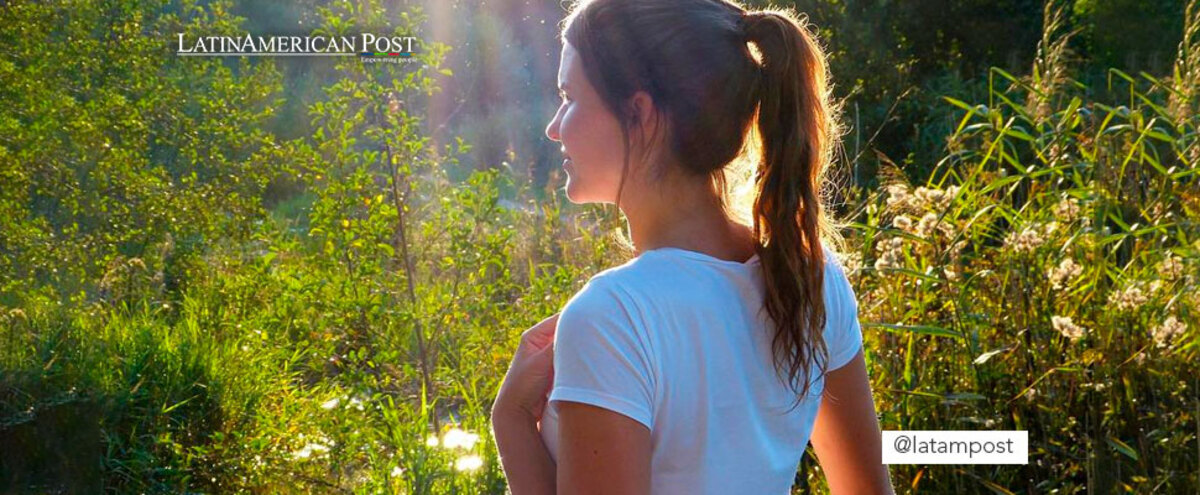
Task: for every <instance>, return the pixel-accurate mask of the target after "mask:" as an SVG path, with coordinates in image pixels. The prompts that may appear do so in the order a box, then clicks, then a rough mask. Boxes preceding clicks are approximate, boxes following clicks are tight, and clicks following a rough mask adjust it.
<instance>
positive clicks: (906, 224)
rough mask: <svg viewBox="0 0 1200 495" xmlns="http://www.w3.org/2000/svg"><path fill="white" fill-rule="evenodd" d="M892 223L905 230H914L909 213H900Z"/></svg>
mask: <svg viewBox="0 0 1200 495" xmlns="http://www.w3.org/2000/svg"><path fill="white" fill-rule="evenodd" d="M892 225H894V226H895V227H896V228H898V229H900V230H903V231H905V232H912V226H913V222H912V219H911V218H909V217H908V215H900V216H897V217H896V218H894V219H892Z"/></svg>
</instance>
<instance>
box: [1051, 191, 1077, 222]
mask: <svg viewBox="0 0 1200 495" xmlns="http://www.w3.org/2000/svg"><path fill="white" fill-rule="evenodd" d="M1054 217H1055V218H1057V219H1059V220H1062V221H1063V222H1067V223H1070V222H1073V221H1075V219H1076V218H1079V202H1078V200H1076V199H1074V198H1069V197H1068V198H1063V199H1062V200H1061V201H1059V202H1058V204H1056V205H1054Z"/></svg>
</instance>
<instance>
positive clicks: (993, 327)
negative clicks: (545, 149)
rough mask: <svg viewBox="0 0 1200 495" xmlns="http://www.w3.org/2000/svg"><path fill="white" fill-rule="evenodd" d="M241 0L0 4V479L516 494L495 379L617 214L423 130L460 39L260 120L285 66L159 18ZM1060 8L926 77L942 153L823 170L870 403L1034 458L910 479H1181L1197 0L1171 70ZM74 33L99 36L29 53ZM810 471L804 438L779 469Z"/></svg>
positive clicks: (406, 18) (913, 483) (948, 482)
mask: <svg viewBox="0 0 1200 495" xmlns="http://www.w3.org/2000/svg"><path fill="white" fill-rule="evenodd" d="M168 4H169V5H168ZM168 7H169V8H168ZM230 9H231V3H229V2H211V3H210V2H135V1H121V2H100V1H79V2H67V3H54V2H10V3H7V4H6V5H4V6H2V7H0V12H3V14H2V15H0V40H2V41H3V43H4V44H5V45H6V46H9V47H11V50H10V54H9V55H6V56H5V58H3V59H0V76H2V78H3V80H4V81H5V84H4V85H2V87H0V102H3V105H0V184H3V188H2V189H0V452H2V455H0V491H3V492H5V493H95V492H101V491H105V492H117V493H126V492H130V493H132V492H137V493H162V492H171V493H178V492H189V493H414V494H417V493H420V494H427V493H461V494H475V493H489V494H490V493H504V490H505V481H504V477H503V473H502V471H501V469H500V466H499V463H498V461H497V458H496V449H495V445H494V443H493V441H492V438H491V435H490V429H489V428H490V427H489V424H488V412H489V410H490V405H491V401H492V399H493V398H494V397H495V393H496V390H497V389H498V386H499V381H500V379H501V378H502V377H503V375H504V372H505V370H506V369H507V366H508V363H509V360H510V359H511V357H512V352H513V350H514V349H515V347H516V344H517V341H518V339H519V337H520V333H521V332H522V331H523V330H525V329H526V328H528V327H530V326H531V325H533V324H534V323H536V322H538V321H540V320H541V319H542V318H544V317H545V316H548V315H550V314H553V313H555V312H557V311H558V309H559V308H560V307H561V305H562V304H563V303H564V302H565V301H566V300H567V299H568V298H569V297H570V296H571V295H572V294H573V293H574V291H575V290H577V289H578V288H579V287H581V286H582V284H583V283H584V282H586V280H587V278H588V277H589V276H590V275H591V274H594V273H596V272H598V271H600V270H602V269H604V268H607V267H609V266H613V265H614V264H618V263H621V262H623V261H624V260H625V259H627V258H628V256H629V253H628V251H627V250H626V248H624V247H623V244H622V241H621V239H620V237H619V232H620V231H621V229H622V228H623V227H624V223H623V221H622V219H621V218H620V217H619V214H618V213H617V212H616V211H615V210H613V209H612V208H604V207H599V206H587V207H581V206H577V205H572V204H570V203H569V202H567V201H566V198H565V197H564V196H563V193H562V187H561V186H562V178H561V177H558V176H557V175H555V174H554V173H553V172H551V173H550V174H549V176H548V178H547V179H546V181H545V182H544V183H540V184H539V183H538V182H537V181H532V180H529V179H528V177H527V175H525V174H522V173H518V172H514V167H515V165H514V164H515V163H516V162H517V161H518V160H519V159H520V157H518V156H513V157H511V160H505V161H503V162H502V163H499V164H492V165H493V166H491V167H480V168H470V167H463V166H461V163H460V160H462V159H463V158H464V157H466V156H469V155H470V153H471V152H472V144H471V143H470V142H469V141H468V140H465V139H462V138H457V139H453V140H440V141H435V140H433V139H431V137H430V131H429V130H428V129H427V128H426V127H425V122H424V121H423V114H422V111H421V108H420V107H419V106H418V105H415V104H414V102H416V101H421V99H422V98H428V97H430V95H434V94H436V93H437V92H438V91H439V87H438V85H437V83H436V81H437V80H438V79H437V77H438V76H439V75H441V76H449V75H451V71H449V70H448V69H446V68H445V67H443V66H442V65H441V63H442V58H443V57H444V56H445V55H446V53H447V51H448V50H449V47H446V46H438V45H437V44H433V45H431V46H430V48H429V49H428V50H426V51H422V52H420V53H418V55H417V57H418V58H419V59H420V60H419V61H420V64H415V65H405V64H381V65H377V66H370V65H366V64H363V63H361V62H359V61H357V60H347V61H342V62H338V64H337V65H336V66H335V67H333V68H332V70H333V71H335V74H336V78H335V80H334V81H333V82H331V83H330V84H327V85H325V86H324V87H322V91H321V95H320V98H318V99H316V100H315V101H313V102H312V103H311V104H309V105H308V106H307V108H305V109H303V112H302V114H303V117H301V118H302V119H303V120H305V122H306V123H307V126H308V128H307V130H306V132H305V133H304V134H303V135H300V136H299V137H283V136H281V135H280V134H279V133H274V132H271V131H270V130H269V128H268V123H269V122H270V121H271V119H272V118H274V117H275V116H276V115H278V114H279V112H281V111H284V109H285V106H284V105H285V103H284V102H282V101H281V100H280V97H279V95H280V94H281V92H282V91H283V89H284V84H285V81H286V78H285V74H284V73H283V72H282V71H281V70H279V69H278V68H277V67H275V66H273V65H271V64H267V63H252V62H251V61H248V60H238V61H234V62H227V61H221V60H214V59H208V60H197V59H189V60H181V58H179V57H171V56H164V53H165V52H164V50H165V46H164V44H163V43H162V42H161V41H162V39H165V38H159V37H155V36H149V35H146V34H145V33H171V32H189V33H212V32H219V33H236V32H237V30H238V29H240V22H241V21H240V20H239V18H238V17H237V16H235V15H231V14H230V13H229V10H230ZM315 12H317V13H318V14H319V19H318V21H319V22H318V26H317V27H316V29H317V30H318V31H320V32H323V33H328V34H337V33H345V32H350V31H352V30H354V29H376V30H379V31H394V32H396V33H405V32H411V31H412V30H414V29H416V28H417V26H419V25H420V24H421V23H422V22H423V21H424V20H425V19H424V18H423V16H422V14H421V12H420V10H419V9H409V10H405V11H403V12H398V11H396V10H394V9H392V10H389V9H384V8H382V7H380V6H379V5H378V4H377V3H375V2H331V3H330V5H329V6H327V7H321V8H319V9H316V10H315ZM1070 15H1071V11H1070V10H1069V9H1066V8H1064V7H1063V3H1062V2H1047V3H1046V6H1045V9H1044V11H1043V12H1042V21H1043V25H1042V32H1041V37H1040V40H1039V41H1038V42H1037V46H1036V49H1035V51H1036V54H1035V56H1034V59H1033V63H1032V64H1031V65H1030V66H1028V67H1026V68H1025V69H1024V70H1023V71H1018V72H1014V71H1011V70H1007V69H1003V68H1000V67H991V68H989V69H988V70H987V71H986V81H985V82H981V83H980V84H977V85H974V86H971V88H970V89H969V90H964V91H947V92H946V93H944V94H939V95H937V97H936V99H934V100H933V101H932V102H931V103H930V104H931V105H937V106H938V108H939V109H940V110H939V112H941V113H940V114H939V115H943V116H944V118H942V119H941V120H938V121H937V122H934V123H933V124H931V125H929V126H928V128H927V130H925V131H924V132H925V134H924V136H925V137H924V138H923V139H926V140H930V141H932V142H934V143H935V144H934V145H931V146H930V147H928V149H925V150H923V151H922V152H921V153H919V154H916V155H914V156H917V157H918V159H920V157H924V156H933V157H935V159H934V160H933V161H930V162H928V163H914V162H913V159H912V158H911V157H909V158H899V159H893V158H891V157H889V156H887V155H886V154H884V153H882V152H879V151H878V150H877V149H874V148H872V147H871V146H870V141H869V140H868V141H866V142H865V144H863V143H862V142H854V141H848V142H852V143H854V145H853V146H848V147H847V151H846V152H845V153H842V154H841V156H840V160H839V163H838V164H837V167H838V169H839V170H840V171H841V174H840V175H838V177H840V179H839V180H838V181H837V182H836V183H834V184H831V197H830V201H831V205H832V207H833V209H834V211H835V212H836V214H837V218H838V219H839V220H841V222H842V224H843V225H842V231H841V234H842V237H844V243H843V246H842V249H841V251H842V253H841V255H842V260H843V262H844V263H845V264H846V266H847V267H848V268H849V275H850V278H851V281H852V283H853V285H854V289H855V292H856V294H857V296H858V300H859V309H860V315H859V317H860V320H861V322H862V324H863V332H864V337H865V354H866V358H867V362H868V370H869V372H870V374H871V380H872V384H873V388H874V391H875V398H876V405H877V407H878V409H879V413H880V417H881V421H882V426H883V428H884V429H891V430H896V429H916V430H922V429H927V430H936V429H961V430H969V429H997V430H1001V429H1002V430H1027V431H1028V432H1029V441H1030V452H1029V454H1030V455H1029V459H1030V462H1029V464H1028V465H1022V466H986V465H978V466H968V465H957V466H956V465H944V466H942V465H937V466H935V465H929V466H920V465H911V466H910V465H895V466H892V468H891V475H892V479H893V481H894V483H895V485H896V489H897V493H956V494H957V493H996V494H1007V493H1151V492H1154V493H1195V492H1196V491H1197V490H1200V368H1198V367H1197V364H1196V363H1198V362H1200V359H1198V358H1200V335H1198V333H1200V332H1198V330H1200V328H1198V325H1197V323H1196V322H1197V321H1198V315H1200V223H1198V219H1200V2H1197V1H1195V0H1192V1H1189V2H1186V10H1185V11H1184V19H1183V23H1182V24H1183V32H1182V35H1181V39H1182V42H1181V43H1180V44H1179V45H1178V50H1177V52H1176V53H1175V57H1174V61H1173V63H1172V64H1170V73H1169V74H1167V75H1158V76H1156V75H1153V74H1150V73H1147V72H1145V71H1134V72H1130V71H1123V70H1120V69H1116V68H1109V69H1108V70H1106V71H1104V72H1102V73H1101V74H1102V76H1103V77H1100V78H1091V79H1088V80H1087V81H1083V80H1081V79H1082V78H1081V77H1077V76H1078V75H1079V74H1078V73H1077V72H1075V71H1074V68H1073V67H1074V66H1073V65H1072V64H1073V62H1072V58H1071V50H1070V45H1069V41H1070V39H1071V37H1072V36H1074V35H1075V31H1073V30H1072V28H1071V27H1070V26H1069V25H1068V24H1069V22H1068V18H1069V17H1070ZM74 21H79V22H74ZM97 26H101V27H97ZM164 36H165V35H164ZM65 39H70V40H71V42H72V43H73V49H74V50H77V51H79V52H90V53H102V52H103V53H106V55H105V56H104V57H102V58H94V59H92V58H81V59H78V60H76V61H74V62H73V63H71V64H64V63H61V61H60V60H57V59H55V58H54V57H43V56H42V54H43V53H45V50H48V49H49V47H52V46H54V43H57V42H61V41H62V40H65ZM115 40H122V41H121V42H120V43H117V42H116V41H115ZM837 75H838V74H837V73H835V74H834V77H835V79H836V78H837ZM846 118H847V119H850V120H851V121H853V114H852V113H850V112H847V116H846ZM934 124H936V125H934ZM535 128H536V126H535ZM868 137H869V136H868ZM868 163H869V167H868V166H867V165H864V164H868ZM865 169H870V170H871V171H872V172H871V173H872V175H873V177H872V178H871V180H860V179H861V177H860V176H861V175H862V174H863V172H862V170H865ZM914 170H916V171H914ZM825 491H826V490H825V488H824V486H823V480H822V476H821V472H820V467H819V466H818V465H817V463H816V459H815V457H813V456H806V457H805V460H804V462H803V463H802V464H801V466H800V470H799V471H798V473H797V478H796V486H795V488H794V489H793V492H794V493H824V492H825Z"/></svg>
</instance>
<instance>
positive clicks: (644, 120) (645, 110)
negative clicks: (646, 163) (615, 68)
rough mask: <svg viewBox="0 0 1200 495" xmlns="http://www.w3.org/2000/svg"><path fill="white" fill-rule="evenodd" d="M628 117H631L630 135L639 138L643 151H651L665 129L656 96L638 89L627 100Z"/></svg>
mask: <svg viewBox="0 0 1200 495" xmlns="http://www.w3.org/2000/svg"><path fill="white" fill-rule="evenodd" d="M626 108H627V112H626V116H627V117H626V118H628V119H629V126H630V130H631V133H630V134H631V136H630V137H636V138H637V139H638V141H637V142H638V144H639V147H640V148H641V149H642V150H643V152H650V151H652V148H655V147H656V145H657V143H658V142H659V141H660V140H661V139H662V137H663V136H661V135H660V134H662V133H663V131H664V130H665V129H661V128H660V127H661V126H662V125H663V123H664V122H663V121H662V119H661V115H660V114H659V111H658V107H657V104H656V102H655V101H654V98H653V97H651V96H650V93H647V92H646V91H644V90H642V91H638V92H636V93H634V94H633V96H631V97H629V100H627V106H626Z"/></svg>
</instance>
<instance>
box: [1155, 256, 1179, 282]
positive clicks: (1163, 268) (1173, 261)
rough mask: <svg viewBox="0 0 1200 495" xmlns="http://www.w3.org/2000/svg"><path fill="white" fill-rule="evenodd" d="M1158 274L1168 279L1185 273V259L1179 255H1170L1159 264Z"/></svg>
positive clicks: (1173, 278)
mask: <svg viewBox="0 0 1200 495" xmlns="http://www.w3.org/2000/svg"><path fill="white" fill-rule="evenodd" d="M1158 274H1159V276H1161V277H1162V278H1165V279H1167V280H1175V279H1177V278H1179V277H1180V276H1182V275H1183V261H1182V260H1180V259H1179V257H1178V256H1175V255H1169V256H1167V257H1166V258H1165V259H1163V260H1162V262H1161V263H1159V264H1158Z"/></svg>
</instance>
